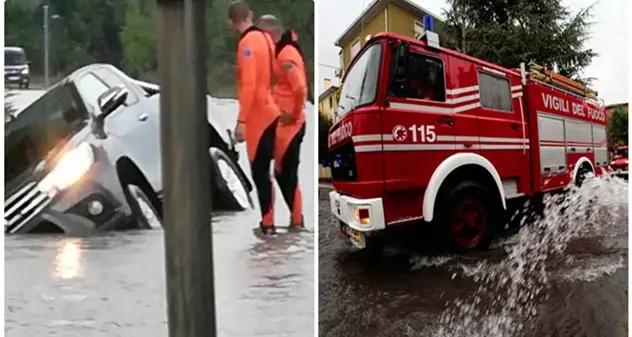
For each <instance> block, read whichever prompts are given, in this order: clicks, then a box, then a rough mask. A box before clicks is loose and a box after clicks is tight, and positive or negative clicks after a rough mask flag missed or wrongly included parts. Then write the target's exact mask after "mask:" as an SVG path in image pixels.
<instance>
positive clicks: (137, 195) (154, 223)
mask: <svg viewBox="0 0 632 337" xmlns="http://www.w3.org/2000/svg"><path fill="white" fill-rule="evenodd" d="M125 193H126V194H127V197H128V203H129V206H130V208H131V209H132V217H133V220H134V221H136V223H137V226H138V228H139V229H160V228H162V221H161V220H160V215H159V214H158V211H156V208H155V207H154V206H153V205H152V203H151V201H150V199H149V197H148V196H147V195H146V194H145V192H143V190H142V189H141V188H140V187H138V186H136V185H133V184H128V185H127V186H126V187H125Z"/></svg>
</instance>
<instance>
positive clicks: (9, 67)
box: [4, 64, 29, 71]
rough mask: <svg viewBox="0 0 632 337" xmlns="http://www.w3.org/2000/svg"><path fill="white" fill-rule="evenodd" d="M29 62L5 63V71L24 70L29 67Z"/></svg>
mask: <svg viewBox="0 0 632 337" xmlns="http://www.w3.org/2000/svg"><path fill="white" fill-rule="evenodd" d="M28 67H29V66H28V64H17V65H16V64H13V65H5V66H4V71H8V70H22V69H25V68H28Z"/></svg>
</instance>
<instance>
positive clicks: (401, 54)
mask: <svg viewBox="0 0 632 337" xmlns="http://www.w3.org/2000/svg"><path fill="white" fill-rule="evenodd" d="M395 67H396V68H395V77H396V78H397V79H398V80H401V79H406V74H407V72H408V43H406V42H402V43H400V44H399V46H397V58H396V66H395Z"/></svg>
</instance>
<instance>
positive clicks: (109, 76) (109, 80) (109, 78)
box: [96, 69, 138, 105]
mask: <svg viewBox="0 0 632 337" xmlns="http://www.w3.org/2000/svg"><path fill="white" fill-rule="evenodd" d="M96 73H97V75H98V76H99V78H101V79H102V80H103V81H104V82H105V83H106V84H107V86H108V87H110V88H114V87H118V86H120V85H124V86H125V87H127V88H128V89H130V88H129V87H128V85H127V83H126V82H125V81H123V79H121V78H120V77H119V76H118V75H117V74H115V73H114V72H112V71H110V70H108V69H99V70H97V71H96ZM136 102H138V97H137V96H136V94H135V93H134V91H132V90H129V93H128V94H127V99H126V100H125V104H126V105H131V104H134V103H136Z"/></svg>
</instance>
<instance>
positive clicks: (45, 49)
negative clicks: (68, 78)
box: [44, 5, 49, 89]
mask: <svg viewBox="0 0 632 337" xmlns="http://www.w3.org/2000/svg"><path fill="white" fill-rule="evenodd" d="M48 25H49V15H48V5H44V88H45V89H48V84H49V83H48Z"/></svg>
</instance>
